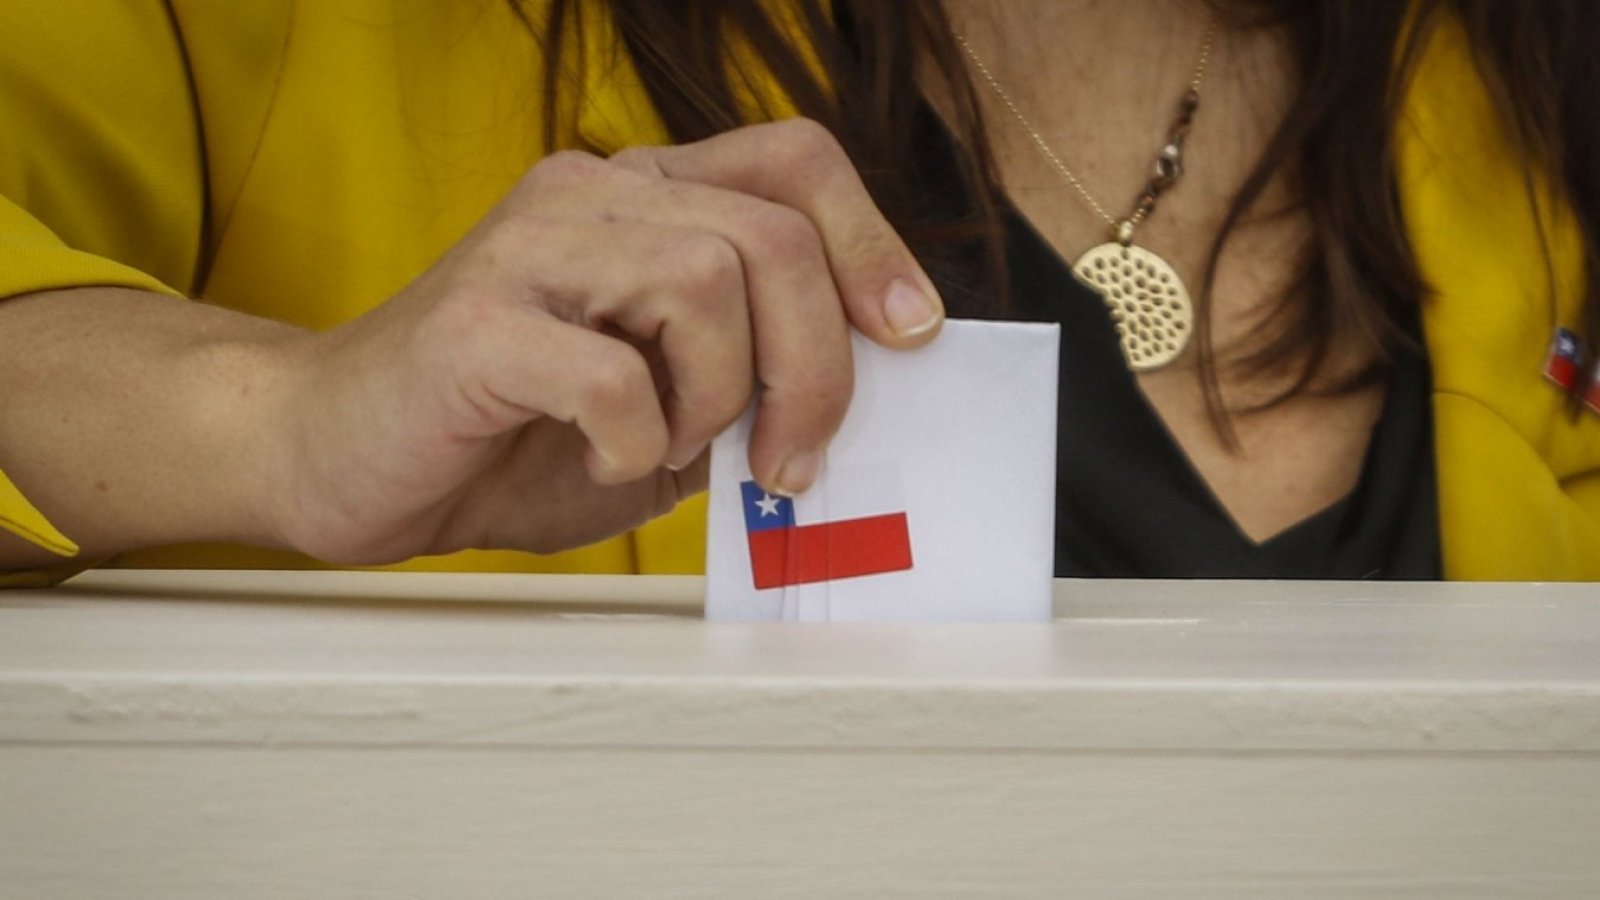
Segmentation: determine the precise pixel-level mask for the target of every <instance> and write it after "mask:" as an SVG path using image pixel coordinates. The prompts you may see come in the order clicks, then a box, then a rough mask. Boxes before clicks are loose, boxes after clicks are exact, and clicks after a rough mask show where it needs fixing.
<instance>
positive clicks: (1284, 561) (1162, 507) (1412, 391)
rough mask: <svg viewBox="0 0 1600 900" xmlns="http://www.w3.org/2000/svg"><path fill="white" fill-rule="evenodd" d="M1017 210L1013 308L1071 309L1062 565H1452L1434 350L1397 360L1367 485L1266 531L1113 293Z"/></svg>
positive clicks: (1039, 315) (1082, 570)
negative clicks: (1209, 472) (1126, 344)
mask: <svg viewBox="0 0 1600 900" xmlns="http://www.w3.org/2000/svg"><path fill="white" fill-rule="evenodd" d="M1008 212H1009V214H1008V223H1007V225H1008V238H1007V256H1008V259H1009V267H1010V279H1011V290H1012V295H1011V303H1012V309H1013V310H1014V311H1015V312H1016V313H1017V314H1019V316H1020V317H1021V318H1026V319H1036V320H1044V321H1054V322H1059V323H1061V369H1060V383H1059V392H1060V393H1059V397H1060V401H1059V412H1058V414H1057V429H1058V431H1057V438H1056V441H1057V449H1056V458H1057V465H1056V562H1055V566H1056V574H1057V575H1058V576H1100V577H1213V578H1387V579H1432V578H1438V577H1439V526H1438V513H1437V499H1436V495H1437V491H1436V488H1435V481H1434V473H1433V440H1432V431H1433V429H1432V416H1431V406H1430V402H1429V399H1430V394H1431V390H1430V387H1429V377H1428V366H1427V360H1426V359H1424V358H1422V357H1421V356H1420V355H1416V354H1413V355H1410V356H1407V357H1405V358H1403V359H1401V360H1400V361H1399V362H1398V365H1397V366H1396V367H1395V369H1394V371H1393V373H1392V374H1391V377H1390V381H1389V389H1388V396H1387V399H1386V400H1385V403H1384V407H1383V412H1382V415H1381V417H1380V418H1379V420H1378V423H1377V424H1376V426H1375V427H1374V428H1373V432H1372V437H1371V442H1370V444H1369V447H1368V450H1367V455H1366V460H1365V463H1364V465H1363V468H1362V472H1361V476H1360V480H1359V482H1358V483H1357V485H1356V486H1355V488H1354V489H1353V490H1352V491H1351V492H1350V493H1349V494H1348V495H1346V496H1345V497H1343V498H1341V499H1340V500H1338V501H1337V502H1335V503H1334V504H1333V505H1331V506H1329V507H1327V508H1326V509H1324V510H1322V511H1321V512H1318V513H1316V514H1314V515H1312V516H1310V517H1309V518H1307V519H1304V520H1302V521H1301V522H1299V523H1298V524H1296V525H1294V526H1292V527H1290V528H1289V529H1287V530H1285V531H1283V532H1281V533H1279V534H1278V535H1276V536H1274V537H1272V538H1269V539H1268V540H1266V541H1265V542H1263V543H1260V544H1257V543H1255V542H1254V541H1252V540H1251V539H1250V538H1248V537H1246V536H1245V535H1244V533H1243V532H1241V531H1240V530H1239V528H1238V526H1237V525H1236V524H1235V523H1234V521H1233V519H1232V518H1231V517H1230V516H1229V515H1228V513H1227V511H1226V509H1225V508H1224V507H1223V506H1222V504H1221V502H1220V501H1218V500H1217V498H1216V495H1215V494H1213V493H1212V491H1211V489H1210V488H1209V486H1208V485H1207V484H1206V482H1205V480H1204V479H1203V478H1202V477H1201V475H1200V474H1199V472H1198V471H1196V470H1195V468H1194V466H1193V465H1192V464H1191V463H1190V462H1189V458H1188V456H1187V455H1186V454H1185V453H1184V451H1183V449H1182V447H1181V446H1180V445H1179V444H1178V443H1177V441H1176V440H1175V439H1174V438H1173V437H1172V435H1171V433H1170V432H1169V431H1168V430H1167V428H1166V425H1165V424H1164V423H1163V422H1162V421H1161V418H1160V416H1159V415H1158V414H1157V413H1156V411H1155V410H1154V409H1153V408H1152V407H1151V406H1150V404H1149V402H1148V401H1146V400H1145V398H1144V394H1143V393H1141V392H1140V390H1139V387H1138V384H1137V382H1136V381H1135V379H1134V376H1133V374H1132V373H1131V372H1130V371H1129V370H1128V368H1127V366H1126V364H1125V363H1124V362H1123V357H1122V352H1121V350H1120V349H1119V347H1118V340H1117V333H1116V329H1115V326H1114V325H1113V323H1112V321H1111V317H1110V315H1109V314H1108V313H1107V311H1106V307H1105V304H1104V303H1103V302H1102V301H1101V299H1100V297H1099V295H1098V294H1096V293H1095V292H1094V291H1092V290H1091V289H1090V288H1088V287H1087V286H1085V285H1084V284H1083V283H1082V282H1080V281H1078V279H1077V277H1076V276H1074V275H1073V274H1072V271H1071V269H1070V268H1068V266H1067V264H1066V263H1065V261H1063V260H1062V259H1061V257H1060V256H1059V255H1058V254H1057V253H1056V252H1055V251H1054V249H1052V248H1051V247H1050V246H1049V245H1048V244H1047V243H1045V241H1044V240H1043V239H1042V238H1041V237H1040V236H1039V235H1038V234H1037V232H1035V231H1034V229H1033V228H1032V227H1030V226H1029V225H1028V224H1027V223H1026V222H1025V221H1023V220H1022V218H1021V217H1020V215H1019V214H1017V213H1016V212H1015V211H1014V210H1011V211H1008Z"/></svg>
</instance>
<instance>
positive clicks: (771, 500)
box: [756, 494, 778, 519]
mask: <svg viewBox="0 0 1600 900" xmlns="http://www.w3.org/2000/svg"><path fill="white" fill-rule="evenodd" d="M756 505H757V506H759V507H761V518H763V519H765V518H766V517H767V516H775V515H777V514H778V498H777V497H774V496H772V495H771V494H762V495H761V499H760V500H757V501H756Z"/></svg>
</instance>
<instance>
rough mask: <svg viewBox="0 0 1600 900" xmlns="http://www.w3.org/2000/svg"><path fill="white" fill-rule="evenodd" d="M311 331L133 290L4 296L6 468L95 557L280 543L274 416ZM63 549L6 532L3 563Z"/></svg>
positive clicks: (1, 428)
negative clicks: (199, 545)
mask: <svg viewBox="0 0 1600 900" xmlns="http://www.w3.org/2000/svg"><path fill="white" fill-rule="evenodd" d="M303 336H304V332H301V331H299V330H297V329H294V328H292V327H290V326H287V325H283V324H281V323H277V322H271V321H267V320H263V319H257V318H253V317H250V316H245V315H242V314H239V313H234V312H230V311H227V310H222V309H218V308H215V307H210V306H206V305H204V304H200V303H191V302H186V301H181V300H174V299H172V298H169V297H163V296H159V295H155V294H145V293H140V292H135V291H128V290H121V289H112V288H104V289H102V288H88V289H75V290H68V291H58V292H51V293H46V294H34V295H27V296H22V297H16V298H13V299H10V300H5V301H0V469H3V470H4V471H5V473H6V474H7V475H8V476H10V478H11V479H12V480H13V481H14V482H16V484H17V485H18V487H20V488H21V489H22V491H23V493H24V494H25V495H26V496H27V497H28V498H29V499H30V500H31V501H32V502H33V503H34V505H35V506H37V507H39V509H40V510H41V511H43V512H44V513H45V515H46V516H47V517H49V518H50V520H51V521H52V523H54V524H55V525H56V526H57V527H58V528H60V529H61V530H62V531H63V532H64V533H66V534H67V535H68V536H69V537H71V538H72V539H73V540H74V541H76V542H77V543H78V544H79V546H80V547H81V548H82V550H83V554H84V556H85V557H86V558H91V559H92V558H95V557H100V556H105V555H108V554H112V553H117V552H121V551H124V550H129V549H134V548H138V547H145V546H153V545H160V544H166V543H172V542H178V541H190V540H227V541H242V542H248V543H253V544H258V545H265V546H282V545H283V544H284V541H283V538H282V528H281V527H280V525H279V523H278V522H277V521H276V512H275V508H274V505H273V485H274V484H275V483H276V484H281V483H282V480H281V479H282V474H283V473H282V472H281V471H279V469H280V467H282V466H284V465H285V464H286V460H285V459H284V454H283V453H281V452H278V451H277V450H276V447H277V445H278V444H279V443H281V440H282V439H281V438H280V437H279V436H278V435H277V433H276V430H275V429H274V427H273V426H274V419H276V418H278V417H279V416H280V415H281V410H280V409H278V408H277V407H278V406H281V404H282V403H283V399H282V398H283V396H284V391H283V387H284V385H285V383H286V381H287V379H288V377H289V376H290V374H291V373H292V371H293V367H292V366H291V365H289V364H287V362H286V360H287V359H288V358H289V357H290V355H291V352H290V349H291V348H292V347H294V346H295V345H296V344H297V343H298V342H300V341H301V339H302V338H303ZM51 559H52V557H50V556H49V555H48V554H47V553H45V552H44V551H42V550H38V549H36V548H33V547H31V546H29V545H27V544H24V543H23V542H21V541H18V540H6V541H3V542H0V569H7V568H13V569H14V568H25V567H30V566H35V565H39V564H42V563H45V562H48V561H50V560H51Z"/></svg>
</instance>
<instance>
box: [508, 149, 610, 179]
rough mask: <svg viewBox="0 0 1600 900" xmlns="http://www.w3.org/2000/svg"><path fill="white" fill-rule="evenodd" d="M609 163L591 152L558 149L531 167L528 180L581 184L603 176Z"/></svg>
mask: <svg viewBox="0 0 1600 900" xmlns="http://www.w3.org/2000/svg"><path fill="white" fill-rule="evenodd" d="M609 170H610V164H609V163H607V162H606V161H605V160H603V159H601V158H600V157H598V156H595V155H594V154H592V153H585V152H583V151H582V150H558V151H556V152H555V153H552V154H550V155H549V156H546V157H545V158H544V159H542V160H540V161H539V162H538V164H537V165H535V166H534V167H533V170H532V172H530V173H529V175H530V177H529V179H528V180H529V181H530V182H532V183H533V184H536V185H537V184H541V183H544V184H558V185H569V184H581V183H586V182H589V181H593V180H595V179H598V178H601V177H603V176H604V175H605V174H606V173H607V172H608V171H609Z"/></svg>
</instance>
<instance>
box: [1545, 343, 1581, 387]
mask: <svg viewBox="0 0 1600 900" xmlns="http://www.w3.org/2000/svg"><path fill="white" fill-rule="evenodd" d="M1583 357H1584V353H1583V342H1582V341H1580V340H1578V336H1577V335H1576V334H1574V333H1572V332H1571V331H1569V330H1567V329H1565V328H1557V329H1556V333H1555V336H1554V337H1552V338H1551V339H1550V352H1549V354H1548V355H1546V356H1545V359H1544V377H1546V378H1548V379H1550V380H1551V381H1552V382H1554V383H1555V384H1556V386H1557V387H1559V388H1561V389H1562V390H1564V391H1570V390H1572V388H1573V386H1574V385H1576V384H1577V383H1578V373H1579V372H1581V371H1583V362H1584V359H1583Z"/></svg>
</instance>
